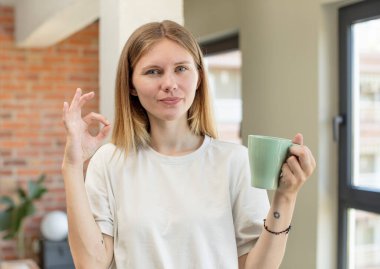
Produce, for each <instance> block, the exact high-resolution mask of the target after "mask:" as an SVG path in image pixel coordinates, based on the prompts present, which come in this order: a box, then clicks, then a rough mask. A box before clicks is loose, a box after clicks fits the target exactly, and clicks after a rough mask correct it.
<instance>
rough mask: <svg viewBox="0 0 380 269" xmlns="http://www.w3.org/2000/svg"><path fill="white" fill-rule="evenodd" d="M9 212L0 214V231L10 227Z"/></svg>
mask: <svg viewBox="0 0 380 269" xmlns="http://www.w3.org/2000/svg"><path fill="white" fill-rule="evenodd" d="M11 216H12V212H11V211H3V212H0V231H5V230H8V229H9V227H10V226H11Z"/></svg>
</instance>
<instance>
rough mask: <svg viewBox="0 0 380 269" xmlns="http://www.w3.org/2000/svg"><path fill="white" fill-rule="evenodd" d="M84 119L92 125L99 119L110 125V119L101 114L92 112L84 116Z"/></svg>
mask: <svg viewBox="0 0 380 269" xmlns="http://www.w3.org/2000/svg"><path fill="white" fill-rule="evenodd" d="M83 121H84V122H85V123H87V124H88V125H90V124H91V123H92V122H93V121H99V122H101V123H103V124H104V125H105V126H107V125H110V123H109V121H108V120H107V119H106V118H105V117H104V116H103V115H101V114H98V113H95V112H91V113H89V114H87V115H86V116H85V117H84V118H83Z"/></svg>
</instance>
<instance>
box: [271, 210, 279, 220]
mask: <svg viewBox="0 0 380 269" xmlns="http://www.w3.org/2000/svg"><path fill="white" fill-rule="evenodd" d="M280 216H281V215H280V213H279V212H277V211H274V213H273V217H274V218H275V219H279V218H280Z"/></svg>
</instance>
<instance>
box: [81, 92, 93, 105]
mask: <svg viewBox="0 0 380 269" xmlns="http://www.w3.org/2000/svg"><path fill="white" fill-rule="evenodd" d="M94 96H95V93H94V92H89V93H86V94H83V95H82V96H81V97H80V99H79V103H78V105H79V107H83V105H84V104H85V103H86V102H88V101H90V100H91V99H92V98H94Z"/></svg>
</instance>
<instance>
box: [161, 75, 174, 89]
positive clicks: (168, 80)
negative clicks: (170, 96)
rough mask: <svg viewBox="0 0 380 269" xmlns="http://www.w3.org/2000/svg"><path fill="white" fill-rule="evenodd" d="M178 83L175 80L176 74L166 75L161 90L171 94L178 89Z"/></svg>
mask: <svg viewBox="0 0 380 269" xmlns="http://www.w3.org/2000/svg"><path fill="white" fill-rule="evenodd" d="M177 87H178V86H177V81H176V78H175V74H171V73H166V74H164V76H163V77H162V84H161V88H162V90H163V91H165V92H170V91H173V90H176V89H177Z"/></svg>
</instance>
